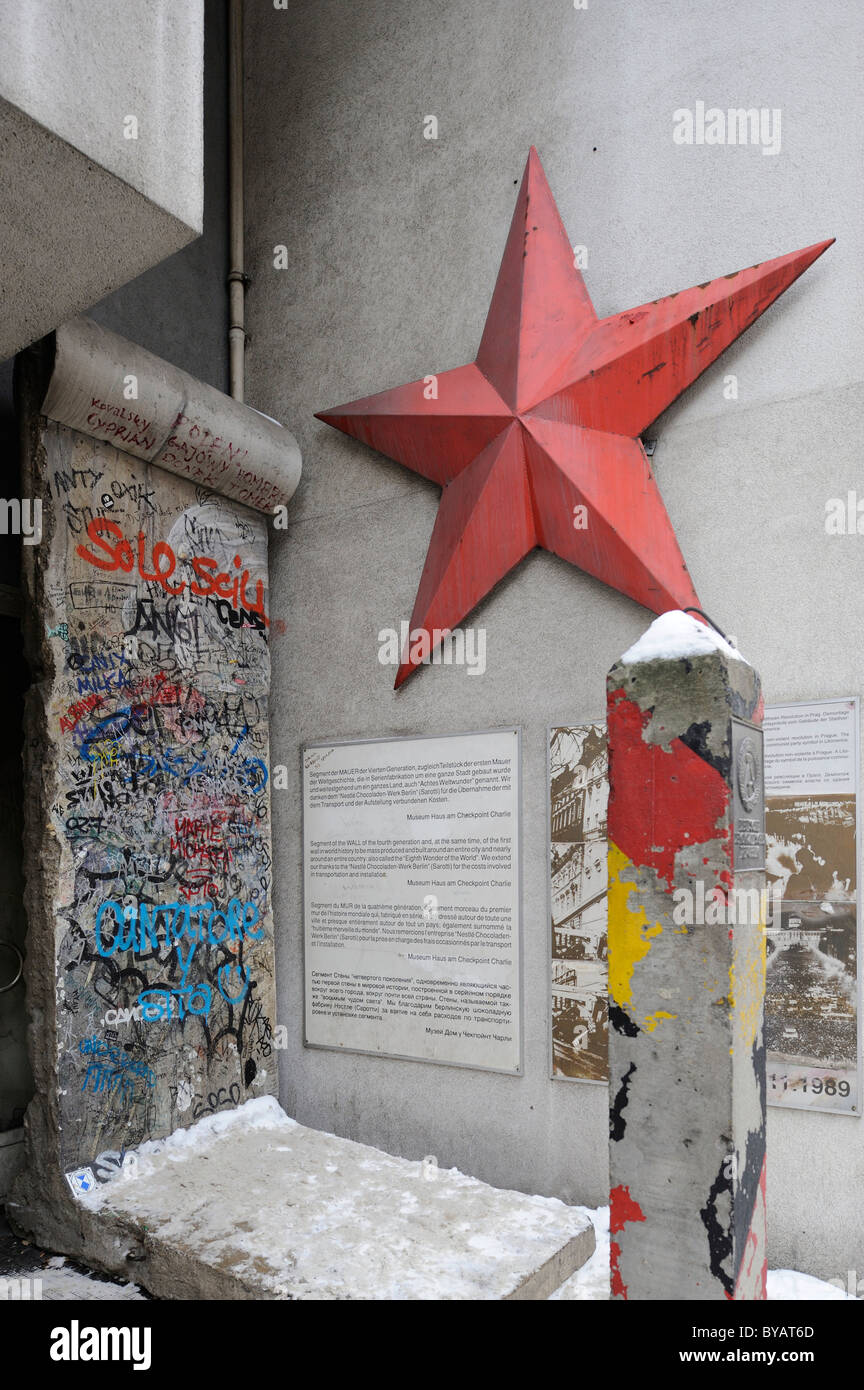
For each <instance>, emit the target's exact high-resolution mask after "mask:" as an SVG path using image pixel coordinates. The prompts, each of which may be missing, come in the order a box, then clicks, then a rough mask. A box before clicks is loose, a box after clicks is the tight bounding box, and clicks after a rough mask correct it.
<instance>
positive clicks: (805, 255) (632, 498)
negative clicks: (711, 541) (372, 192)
mask: <svg viewBox="0 0 864 1390" xmlns="http://www.w3.org/2000/svg"><path fill="white" fill-rule="evenodd" d="M832 241H833V238H832V239H831V241H823V242H820V243H819V244H818V245H815V246H808V247H807V248H806V249H805V250H803V251H794V252H792V253H791V254H790V255H787V256H778V257H777V259H776V260H773V261H764V262H762V263H761V264H760V265H755V266H752V267H751V268H750V269H749V270H742V271H738V272H737V273H736V274H734V275H726V276H723V277H722V278H721V279H718V280H710V281H708V282H707V283H706V284H704V285H699V286H697V287H696V288H694V289H691V290H683V291H682V292H681V293H680V294H670V295H667V296H666V297H665V299H656V300H654V301H653V302H652V303H650V304H643V305H641V306H640V307H639V308H638V309H630V310H629V311H628V312H627V313H624V314H613V315H612V316H611V317H610V318H606V319H598V318H597V315H596V314H595V312H594V307H593V305H592V303H591V300H590V298H589V296H588V291H587V289H586V288H585V283H584V281H583V279H582V276H581V275H580V273H579V271H578V270H577V269H576V268H575V266H574V254H573V250H572V247H571V245H570V242H569V240H568V237H567V233H566V232H565V230H564V225H563V223H562V221H561V218H560V216H559V214H558V209H557V207H556V206H555V201H554V199H553V197H552V193H551V191H550V188H549V185H548V183H547V181H546V175H545V174H544V172H543V166H542V165H541V163H540V157H539V155H538V154H537V151H536V150H535V149H534V148H533V146H532V149H531V153H530V155H529V157H528V163H527V165H526V168H525V175H524V177H523V179H522V187H521V189H520V192H519V198H518V201H517V204H516V211H515V212H514V214H513V221H512V223H511V226H510V234H509V237H508V239H507V246H506V249H505V251H504V258H503V260H502V262H501V269H500V270H499V272H498V280H497V283H496V285H495V292H494V294H493V296H492V304H491V306H490V309H489V314H488V316H487V319H486V327H485V329H484V332H483V340H482V342H481V344H480V351H479V352H478V354H477V360H476V361H475V362H472V363H471V364H470V365H469V366H467V367H456V368H455V369H454V370H452V371H447V372H442V373H440V374H439V375H438V376H437V377H431V378H430V377H427V378H424V380H422V381H415V382H412V383H411V385H409V386H399V387H397V388H396V389H395V390H392V391H382V392H380V393H379V394H378V395H375V396H365V397H364V398H363V399H362V400H357V401H352V402H351V403H350V404H348V405H343V406H338V407H337V408H336V409H334V410H326V411H322V412H321V413H320V414H319V415H318V416H317V418H318V419H319V420H325V421H326V422H327V424H329V425H333V426H334V427H335V428H336V429H340V430H342V431H343V432H344V433H345V434H350V435H353V437H354V438H355V439H360V440H362V441H363V443H364V444H369V445H371V447H372V448H374V449H377V450H378V451H379V452H380V453H382V454H386V455H387V456H388V457H389V458H392V459H395V460H396V462H397V463H401V464H404V465H405V467H406V468H411V469H413V470H414V472H415V473H421V474H422V475H423V477H424V478H430V479H431V480H432V481H433V482H436V483H439V484H440V485H441V487H442V488H443V489H444V491H443V493H442V495H441V503H440V506H439V509H438V516H437V518H436V520H435V527H434V529H433V532H432V540H431V543H430V545H429V551H428V554H427V556H426V564H425V566H424V569H423V575H422V578H421V580H420V588H419V590H418V592H417V598H416V601H415V604H414V612H413V615H412V618H411V628H412V630H414V629H425V630H426V631H427V632H429V633H430V634H431V633H432V632H433V630H434V629H436V628H437V629H440V630H442V631H443V630H452V629H453V628H455V627H458V625H459V624H460V623H461V622H462V620H463V619H464V618H465V616H466V615H467V614H468V613H470V611H471V609H472V608H474V607H475V606H476V605H477V604H478V603H479V602H480V601H481V599H483V598H484V597H485V596H486V594H488V593H489V591H490V589H492V588H493V587H494V586H495V584H497V583H498V581H499V580H500V579H503V577H504V575H505V574H507V573H508V572H509V571H510V570H511V569H513V567H514V566H515V565H518V563H519V561H520V560H522V559H523V558H524V556H525V555H527V554H528V552H529V551H530V550H532V549H533V548H534V546H542V547H543V549H544V550H550V551H552V553H553V554H555V555H560V556H561V557H562V559H565V560H569V561H570V562H571V564H574V565H578V567H579V568H580V569H582V570H585V571H586V572H587V573H588V574H591V575H594V576H595V577H596V578H597V579H601V580H602V581H603V582H604V583H606V584H609V585H611V586H612V588H614V589H619V590H620V591H621V593H624V594H627V595H629V597H630V598H633V599H635V600H636V601H637V603H641V604H644V606H645V607H646V608H649V609H651V610H652V611H653V612H655V613H664V612H666V610H667V609H669V608H684V607H688V606H690V605H693V606H698V605H699V600H698V598H697V596H696V591H695V589H694V588H693V583H692V580H691V579H690V575H689V574H688V572H687V566H686V565H685V563H684V559H683V557H682V555H681V552H680V550H679V548H678V542H677V540H676V539H675V533H674V531H673V529H672V523H671V522H670V520H669V517H668V514H667V512H666V509H665V507H664V505H663V501H662V498H661V496H660V492H659V490H658V487H657V484H656V482H655V481H654V476H653V474H652V472H651V468H650V465H649V463H648V459H647V457H646V454H645V450H644V449H643V447H642V444H641V442H640V440H639V438H638V436H639V435H640V434H641V433H642V432H643V431H644V430H645V429H647V427H648V426H649V425H650V424H651V422H652V421H653V420H656V419H657V416H658V415H660V414H661V413H662V412H663V411H664V410H665V409H666V408H667V406H669V405H671V404H672V402H673V401H674V400H675V398H676V397H677V396H679V395H680V394H681V392H682V391H684V390H685V389H686V388H687V387H688V386H689V385H690V384H691V382H693V381H695V380H696V378H697V377H698V376H700V375H701V373H702V372H704V371H705V369H706V367H708V366H710V365H711V363H712V362H714V361H715V360H716V358H718V357H719V356H720V353H721V352H723V350H724V349H725V348H727V347H728V346H729V344H730V343H732V342H734V340H735V339H736V338H737V337H738V335H739V334H740V333H743V332H744V330H745V329H746V328H749V327H750V325H751V323H754V322H755V320H756V319H757V318H758V317H759V315H760V314H762V313H764V312H765V310H766V309H767V308H768V306H769V304H773V302H774V300H775V299H777V298H778V296H779V295H781V294H782V293H783V291H784V290H785V289H788V287H789V286H790V285H791V284H792V282H793V281H794V280H797V278H798V276H799V275H801V274H803V272H804V271H805V270H806V269H807V267H808V266H809V265H811V264H812V263H813V261H815V260H816V258H817V256H820V255H821V254H822V252H823V251H825V250H826V249H827V248H828V247H829V246H830V245H831V242H832ZM580 508H584V509H585V510H584V511H580V510H579V509H580ZM581 523H585V524H584V526H583V525H582V524H581ZM419 664H420V662H419V661H417V660H415V661H412V660H411V655H410V652H409V651H408V650H406V651H404V652H403V659H402V664H401V666H400V667H399V672H398V674H397V676H396V685H397V687H398V686H399V685H401V684H402V682H403V681H404V680H405V679H406V678H407V677H408V676H409V675H410V674H411V672H412V670H414V669H415V667H416V666H417V665H419Z"/></svg>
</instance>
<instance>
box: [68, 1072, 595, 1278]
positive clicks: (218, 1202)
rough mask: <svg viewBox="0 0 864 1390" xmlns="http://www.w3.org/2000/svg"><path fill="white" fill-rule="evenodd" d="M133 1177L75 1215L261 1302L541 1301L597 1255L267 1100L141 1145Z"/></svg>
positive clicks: (581, 1236) (497, 1197) (583, 1230)
mask: <svg viewBox="0 0 864 1390" xmlns="http://www.w3.org/2000/svg"><path fill="white" fill-rule="evenodd" d="M132 1170H133V1175H132V1176H129V1177H124V1176H123V1175H122V1174H121V1175H118V1177H117V1178H116V1179H115V1180H114V1181H113V1182H111V1183H108V1184H105V1185H103V1186H101V1187H99V1188H98V1189H97V1190H96V1191H95V1192H92V1193H87V1194H85V1195H84V1196H83V1197H81V1198H79V1200H80V1201H81V1202H82V1203H83V1204H84V1205H86V1206H88V1207H90V1208H91V1209H92V1210H96V1211H103V1212H106V1211H110V1212H111V1213H113V1214H116V1215H118V1216H120V1217H121V1218H123V1219H125V1220H127V1221H129V1220H131V1221H132V1222H134V1224H135V1225H136V1226H137V1227H139V1229H141V1230H142V1231H144V1229H145V1228H146V1232H145V1233H144V1234H143V1237H142V1238H143V1240H144V1243H145V1246H146V1248H147V1249H148V1251H150V1252H152V1251H153V1250H154V1249H157V1248H159V1247H161V1248H168V1249H171V1250H174V1249H178V1248H179V1249H182V1250H183V1252H184V1253H185V1254H186V1255H187V1256H191V1257H192V1258H193V1259H194V1260H198V1261H200V1262H201V1263H202V1264H205V1265H209V1266H211V1267H214V1268H216V1269H219V1270H221V1271H224V1272H226V1273H229V1274H230V1275H231V1276H233V1277H234V1278H235V1279H237V1280H239V1281H240V1282H241V1283H242V1284H243V1285H244V1286H245V1287H246V1288H247V1289H249V1290H252V1291H253V1296H255V1297H259V1298H295V1299H434V1300H445V1299H502V1298H511V1297H514V1296H516V1297H519V1296H520V1292H519V1291H520V1289H521V1290H522V1294H521V1296H532V1293H531V1292H528V1290H529V1289H533V1288H536V1289H537V1293H536V1295H534V1296H539V1297H545V1296H546V1294H547V1293H548V1292H549V1289H550V1288H554V1287H555V1286H556V1285H557V1284H559V1283H561V1282H562V1281H563V1280H564V1279H565V1278H567V1277H568V1276H569V1274H570V1273H571V1272H572V1271H573V1269H575V1268H576V1267H577V1266H578V1265H579V1264H581V1263H582V1262H583V1261H584V1260H585V1259H587V1258H588V1256H589V1255H590V1253H591V1250H592V1249H593V1243H594V1237H593V1231H592V1224H591V1220H590V1217H588V1216H587V1215H586V1214H585V1212H584V1210H581V1209H579V1208H575V1207H570V1206H567V1205H566V1203H564V1202H560V1201H558V1200H557V1199H556V1198H551V1197H530V1196H526V1195H525V1194H524V1193H521V1192H508V1191H503V1190H501V1189H499V1188H493V1187H490V1186H488V1185H487V1184H486V1183H482V1182H480V1181H478V1180H477V1179H476V1178H471V1177H466V1176H465V1175H464V1174H463V1173H460V1172H459V1171H458V1169H455V1168H451V1169H439V1168H438V1167H437V1166H436V1165H435V1164H434V1163H430V1162H429V1161H428V1160H423V1161H422V1162H411V1161H410V1160H408V1159H404V1158H396V1157H394V1156H392V1155H390V1154H386V1153H383V1152H381V1151H380V1150H379V1149H373V1148H370V1147H369V1146H367V1145H365V1144H357V1143H354V1142H353V1141H352V1140H349V1139H341V1138H338V1137H337V1136H336V1135H332V1134H324V1133H322V1132H320V1131H318V1130H313V1129H307V1128H306V1127H305V1126H303V1125H299V1124H297V1123H296V1122H295V1121H294V1120H291V1119H289V1117H288V1116H287V1115H285V1113H284V1112H283V1111H282V1109H281V1108H280V1106H279V1104H278V1102H277V1101H276V1100H275V1099H274V1098H273V1097H272V1096H261V1097H259V1098H258V1099H256V1100H251V1101H247V1103H246V1104H245V1105H243V1106H241V1107H239V1108H238V1109H236V1110H231V1111H226V1112H224V1113H223V1114H217V1115H211V1116H207V1117H206V1118H205V1119H203V1120H201V1121H199V1123H198V1124H196V1125H194V1126H192V1127H191V1128H190V1129H186V1130H177V1131H176V1132H175V1133H174V1134H172V1135H171V1136H170V1137H169V1138H168V1139H165V1140H163V1141H155V1142H152V1143H148V1144H144V1145H142V1146H141V1147H140V1148H139V1149H138V1150H136V1151H135V1159H134V1162H133V1163H132ZM151 1257H152V1256H151ZM607 1258H608V1256H607ZM550 1261H552V1262H553V1266H552V1271H551V1283H550V1282H549V1279H550V1274H548V1273H547V1275H546V1277H545V1286H544V1278H543V1276H540V1277H539V1278H537V1279H535V1280H534V1283H533V1285H531V1284H529V1285H526V1280H530V1279H531V1278H532V1277H533V1276H535V1275H537V1272H538V1271H540V1270H542V1269H543V1267H544V1266H546V1265H548V1264H549V1262H550Z"/></svg>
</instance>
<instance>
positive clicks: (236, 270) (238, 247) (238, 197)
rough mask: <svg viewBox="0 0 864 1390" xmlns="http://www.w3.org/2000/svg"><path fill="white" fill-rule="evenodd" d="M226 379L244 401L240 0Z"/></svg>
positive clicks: (232, 39)
mask: <svg viewBox="0 0 864 1390" xmlns="http://www.w3.org/2000/svg"><path fill="white" fill-rule="evenodd" d="M228 237H229V258H230V269H229V271H228V313H229V328H228V380H229V390H230V392H231V395H232V396H233V398H234V400H235V401H242V400H243V398H244V397H243V392H244V369H245V360H244V359H245V353H246V324H245V310H246V305H245V299H246V285H247V283H248V277H247V275H246V272H245V269H244V263H243V262H244V245H243V0H228Z"/></svg>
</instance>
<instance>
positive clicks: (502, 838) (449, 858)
mask: <svg viewBox="0 0 864 1390" xmlns="http://www.w3.org/2000/svg"><path fill="white" fill-rule="evenodd" d="M302 756H303V888H304V941H305V962H304V964H305V1011H306V1033H305V1039H306V1045H307V1046H309V1047H326V1048H336V1049H344V1050H346V1051H352V1052H367V1053H376V1054H379V1055H382V1056H388V1057H402V1058H408V1059H413V1060H419V1061H426V1062H443V1063H448V1064H450V1065H453V1066H464V1067H478V1068H482V1069H485V1070H493V1071H503V1072H510V1073H513V1074H517V1075H518V1074H519V1073H520V1072H521V961H520V944H521V942H520V916H521V888H520V872H521V863H520V804H521V802H520V787H519V782H520V738H519V731H518V729H502V730H493V731H490V732H486V733H471V734H453V735H446V736H440V737H416V738H394V739H374V740H369V741H365V742H351V743H327V744H314V745H313V744H309V745H307V746H306V747H305V748H304V749H303V755H302Z"/></svg>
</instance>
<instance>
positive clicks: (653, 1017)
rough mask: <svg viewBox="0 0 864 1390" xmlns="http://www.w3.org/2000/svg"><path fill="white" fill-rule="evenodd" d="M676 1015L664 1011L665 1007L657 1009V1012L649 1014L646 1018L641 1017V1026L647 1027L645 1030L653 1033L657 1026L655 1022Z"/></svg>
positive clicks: (675, 1016) (675, 1015)
mask: <svg viewBox="0 0 864 1390" xmlns="http://www.w3.org/2000/svg"><path fill="white" fill-rule="evenodd" d="M677 1017H678V1015H677V1014H667V1012H666V1010H665V1009H658V1010H657V1012H656V1014H649V1015H648V1017H647V1018H643V1020H642V1027H643V1028H647V1030H648V1032H649V1033H653V1032H654V1029H655V1028H656V1027H657V1024H658V1023H659V1022H660V1020H661V1018H677Z"/></svg>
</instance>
